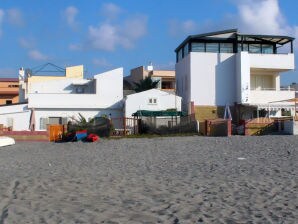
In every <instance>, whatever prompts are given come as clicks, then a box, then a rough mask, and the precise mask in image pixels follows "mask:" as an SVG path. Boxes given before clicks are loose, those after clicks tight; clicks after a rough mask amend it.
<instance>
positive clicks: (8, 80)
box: [0, 78, 19, 82]
mask: <svg viewBox="0 0 298 224" xmlns="http://www.w3.org/2000/svg"><path fill="white" fill-rule="evenodd" d="M0 82H19V78H0Z"/></svg>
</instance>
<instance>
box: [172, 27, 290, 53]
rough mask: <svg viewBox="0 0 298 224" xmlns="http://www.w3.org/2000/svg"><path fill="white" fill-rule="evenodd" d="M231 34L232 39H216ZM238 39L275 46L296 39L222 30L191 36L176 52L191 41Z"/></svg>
mask: <svg viewBox="0 0 298 224" xmlns="http://www.w3.org/2000/svg"><path fill="white" fill-rule="evenodd" d="M229 33H230V34H231V36H230V37H220V38H219V37H216V36H220V35H223V34H229ZM237 37H240V38H251V39H254V40H259V41H266V42H272V43H274V44H279V45H284V44H287V43H289V42H291V41H293V40H294V39H295V38H294V37H289V36H280V35H259V34H241V33H238V29H229V30H221V31H216V32H210V33H202V34H196V35H190V36H188V37H187V38H186V39H185V40H184V41H183V42H182V43H181V44H180V45H179V46H178V47H177V48H176V49H175V52H177V51H178V50H179V49H180V48H182V47H183V46H184V45H185V44H186V43H187V42H189V41H190V40H196V39H206V40H208V39H213V40H214V39H215V38H218V39H236V38H237Z"/></svg>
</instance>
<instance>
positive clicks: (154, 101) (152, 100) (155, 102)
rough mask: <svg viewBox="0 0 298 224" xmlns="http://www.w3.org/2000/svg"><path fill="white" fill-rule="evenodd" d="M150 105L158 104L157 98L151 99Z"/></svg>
mask: <svg viewBox="0 0 298 224" xmlns="http://www.w3.org/2000/svg"><path fill="white" fill-rule="evenodd" d="M148 103H149V104H157V99H156V98H149V100H148Z"/></svg>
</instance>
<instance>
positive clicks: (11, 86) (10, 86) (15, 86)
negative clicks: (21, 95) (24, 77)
mask: <svg viewBox="0 0 298 224" xmlns="http://www.w3.org/2000/svg"><path fill="white" fill-rule="evenodd" d="M8 87H9V88H17V87H19V85H8Z"/></svg>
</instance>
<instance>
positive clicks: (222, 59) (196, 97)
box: [186, 52, 236, 106]
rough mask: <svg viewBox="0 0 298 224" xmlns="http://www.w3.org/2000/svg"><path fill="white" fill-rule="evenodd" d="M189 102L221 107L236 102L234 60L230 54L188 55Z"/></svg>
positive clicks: (194, 53) (195, 53)
mask: <svg viewBox="0 0 298 224" xmlns="http://www.w3.org/2000/svg"><path fill="white" fill-rule="evenodd" d="M190 66H191V68H190V70H191V77H190V80H186V82H187V83H188V82H189V81H190V83H191V86H190V89H191V94H190V98H191V101H194V104H195V105H209V106H223V105H225V104H230V105H231V104H233V103H234V102H235V101H236V97H235V96H236V81H235V80H236V75H235V68H236V59H235V55H234V54H232V53H207V52H204V53H200V52H191V53H190Z"/></svg>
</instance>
